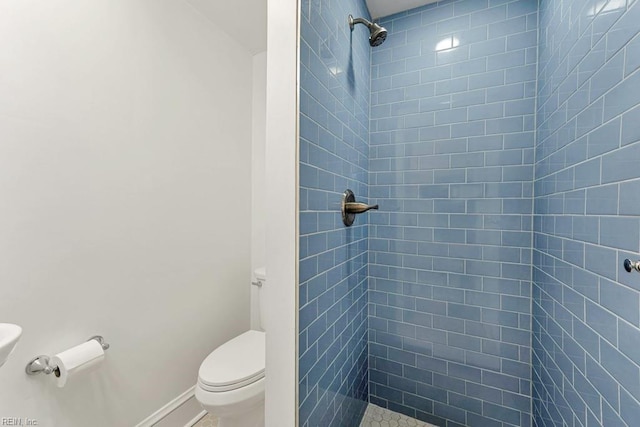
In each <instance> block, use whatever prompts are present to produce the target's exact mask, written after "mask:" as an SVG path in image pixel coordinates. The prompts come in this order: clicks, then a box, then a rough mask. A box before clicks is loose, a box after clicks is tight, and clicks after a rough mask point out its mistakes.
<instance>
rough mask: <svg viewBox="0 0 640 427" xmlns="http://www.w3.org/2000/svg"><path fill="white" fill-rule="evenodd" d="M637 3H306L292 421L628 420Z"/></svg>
mask: <svg viewBox="0 0 640 427" xmlns="http://www.w3.org/2000/svg"><path fill="white" fill-rule="evenodd" d="M638 3H639V2H637V1H635V0H608V1H603V0H598V1H595V0H589V1H585V0H572V1H571V0H554V1H552V0H541V1H540V2H539V3H538V1H535V0H515V1H510V0H454V1H449V0H445V1H440V2H438V3H434V4H430V5H427V6H423V7H420V8H417V9H413V10H409V11H407V12H402V13H399V14H397V15H393V16H389V17H384V18H382V19H380V20H379V23H380V24H381V25H383V26H384V27H386V28H387V30H388V31H389V34H388V38H387V40H386V42H385V43H384V44H383V45H381V46H379V47H376V48H370V47H369V44H368V42H367V36H368V34H367V31H366V28H364V27H362V28H359V27H356V28H355V29H354V31H353V32H351V31H350V30H349V27H348V25H347V20H346V17H347V16H348V15H349V14H353V15H354V16H363V17H365V18H367V19H368V18H370V16H369V15H368V11H367V9H366V6H365V4H364V1H360V0H348V1H341V2H333V1H332V2H328V1H317V0H308V1H303V2H302V5H301V6H302V7H301V9H302V17H301V41H300V86H301V87H300V246H299V247H300V269H299V271H300V289H299V290H300V292H299V294H300V313H299V351H300V361H299V368H300V369H299V402H300V412H299V419H300V425H301V426H307V427H313V426H333V425H336V426H357V425H359V422H360V419H361V418H362V415H363V413H364V410H365V408H366V404H367V402H371V403H372V404H376V405H378V406H382V407H384V408H388V409H390V410H392V411H395V412H399V413H402V414H406V415H408V416H410V417H413V418H416V419H419V420H422V421H426V422H429V423H432V424H435V425H438V426H447V427H452V426H471V427H475V426H480V427H485V426H489V427H490V426H523V427H527V426H532V425H535V426H563V425H569V426H576V427H577V426H597V425H604V426H607V427H608V426H618V425H620V426H625V425H627V426H633V425H637V422H638V421H637V420H640V403H639V400H640V366H639V365H640V344H638V342H640V329H639V327H640V275H638V274H637V273H634V274H630V273H627V272H626V271H625V270H624V269H623V267H622V265H623V262H624V260H625V259H627V258H629V259H631V260H636V259H638V257H639V256H640V254H639V252H640V220H639V216H638V215H640V197H638V194H640V167H639V166H638V162H640V106H639V104H640V72H639V71H638V68H639V67H640V37H639V36H638V31H639V30H640V6H639V5H638ZM347 188H350V189H351V190H353V191H354V193H355V194H356V197H357V198H358V199H359V200H362V201H364V202H368V203H377V204H379V206H380V210H379V211H371V212H369V213H366V214H363V215H359V216H358V217H357V219H356V223H355V224H354V226H352V227H349V228H346V227H345V226H344V225H343V224H342V220H341V216H340V212H339V211H340V199H341V195H342V192H343V191H344V190H346V189H347ZM634 423H636V424H634Z"/></svg>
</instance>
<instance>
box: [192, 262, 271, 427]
mask: <svg viewBox="0 0 640 427" xmlns="http://www.w3.org/2000/svg"><path fill="white" fill-rule="evenodd" d="M264 276H265V275H264V269H259V270H256V278H257V279H258V281H259V282H260V283H264V282H265V277H264ZM262 292H263V291H262V289H261V292H260V294H262ZM261 296H262V295H260V297H261ZM260 297H259V298H260ZM260 299H261V301H260V306H261V308H262V302H263V301H262V300H263V298H260ZM261 323H262V322H261ZM264 368H265V333H264V332H262V331H254V330H251V331H247V332H245V333H243V334H241V335H238V336H237V337H235V338H233V339H232V340H230V341H227V342H226V343H224V344H222V345H221V346H220V347H218V348H216V349H215V350H214V351H212V352H211V354H209V356H207V358H206V359H205V360H204V361H203V362H202V364H201V365H200V370H199V371H198V383H197V385H196V399H197V400H198V402H200V405H201V406H202V407H203V408H204V409H205V410H206V411H207V412H209V413H210V414H213V415H214V416H216V417H217V418H218V426H219V427H264V384H265V379H264Z"/></svg>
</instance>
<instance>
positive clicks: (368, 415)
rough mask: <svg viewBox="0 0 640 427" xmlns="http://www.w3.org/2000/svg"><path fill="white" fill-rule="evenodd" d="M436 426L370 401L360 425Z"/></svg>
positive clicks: (390, 426)
mask: <svg viewBox="0 0 640 427" xmlns="http://www.w3.org/2000/svg"><path fill="white" fill-rule="evenodd" d="M408 426H411V427H437V426H434V425H433V424H428V423H425V422H423V421H418V420H416V419H414V418H410V417H407V416H406V415H402V414H398V413H397V412H393V411H390V410H388V409H384V408H381V407H379V406H376V405H374V404H372V403H369V404H368V405H367V410H366V411H365V413H364V417H362V422H361V423H360V427H408Z"/></svg>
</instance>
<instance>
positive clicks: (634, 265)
mask: <svg viewBox="0 0 640 427" xmlns="http://www.w3.org/2000/svg"><path fill="white" fill-rule="evenodd" d="M624 269H625V270H627V273H631V272H632V271H633V270H635V271H637V272H639V273H640V261H635V262H633V261H631V260H629V259H625V260H624Z"/></svg>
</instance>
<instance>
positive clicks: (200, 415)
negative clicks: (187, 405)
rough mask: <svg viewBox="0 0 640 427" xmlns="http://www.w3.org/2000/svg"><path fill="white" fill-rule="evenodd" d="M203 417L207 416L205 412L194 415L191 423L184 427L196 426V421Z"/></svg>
mask: <svg viewBox="0 0 640 427" xmlns="http://www.w3.org/2000/svg"><path fill="white" fill-rule="evenodd" d="M205 415H207V411H202V412H200V413H199V414H198V415H196V416H195V417H194V418H193V419H192V420H191V421H189V422H188V423H187V424H185V426H184V427H193V426H194V425H196V423H197V422H198V421H200V420H201V419H202V418H203V417H204V416H205Z"/></svg>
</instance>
